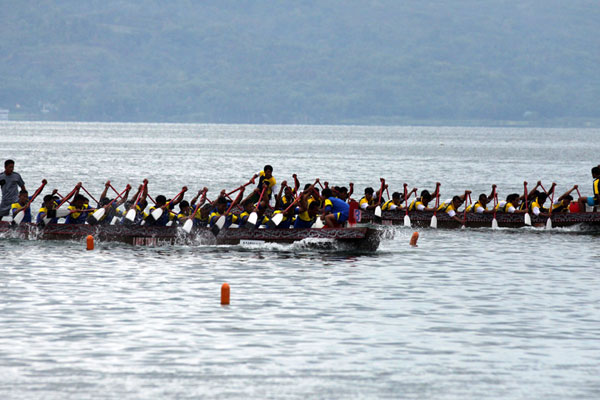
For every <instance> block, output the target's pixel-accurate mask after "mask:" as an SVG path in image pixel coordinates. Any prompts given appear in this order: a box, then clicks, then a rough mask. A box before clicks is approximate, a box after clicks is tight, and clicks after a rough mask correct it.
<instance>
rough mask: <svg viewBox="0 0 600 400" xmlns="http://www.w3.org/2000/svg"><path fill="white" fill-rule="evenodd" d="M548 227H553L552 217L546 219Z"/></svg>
mask: <svg viewBox="0 0 600 400" xmlns="http://www.w3.org/2000/svg"><path fill="white" fill-rule="evenodd" d="M546 229H552V218H550V217H548V219H547V220H546Z"/></svg>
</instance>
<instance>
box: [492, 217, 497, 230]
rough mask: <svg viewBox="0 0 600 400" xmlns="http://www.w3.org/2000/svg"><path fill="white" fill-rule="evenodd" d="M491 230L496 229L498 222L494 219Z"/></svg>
mask: <svg viewBox="0 0 600 400" xmlns="http://www.w3.org/2000/svg"><path fill="white" fill-rule="evenodd" d="M492 229H498V220H497V219H496V217H494V219H493V220H492Z"/></svg>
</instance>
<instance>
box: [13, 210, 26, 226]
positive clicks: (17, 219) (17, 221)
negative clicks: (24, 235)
mask: <svg viewBox="0 0 600 400" xmlns="http://www.w3.org/2000/svg"><path fill="white" fill-rule="evenodd" d="M24 217H25V212H23V211H19V212H18V213H17V215H15V216H14V218H13V222H14V223H15V224H17V225H19V224H20V223H21V222H23V218H24Z"/></svg>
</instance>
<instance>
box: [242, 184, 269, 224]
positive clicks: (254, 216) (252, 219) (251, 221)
mask: <svg viewBox="0 0 600 400" xmlns="http://www.w3.org/2000/svg"><path fill="white" fill-rule="evenodd" d="M265 190H267V186H263V190H262V192H260V197H259V198H258V203H256V206H255V207H254V210H253V211H252V212H251V213H250V216H249V217H248V221H246V224H250V226H253V227H256V222H257V221H258V214H257V213H256V210H258V207H259V206H260V202H261V201H262V198H263V195H264V194H265Z"/></svg>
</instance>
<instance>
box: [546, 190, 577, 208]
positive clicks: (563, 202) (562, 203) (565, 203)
mask: <svg viewBox="0 0 600 400" xmlns="http://www.w3.org/2000/svg"><path fill="white" fill-rule="evenodd" d="M577 188H578V186H577V185H575V186H573V187H572V188H571V189H569V190H567V191H566V192H565V193H564V194H563V195H562V196H560V197H559V198H558V200H556V201H555V202H554V204H552V212H553V213H556V212H558V213H568V212H570V211H569V206H570V205H571V202H572V201H573V196H571V192H572V191H573V190H577Z"/></svg>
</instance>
